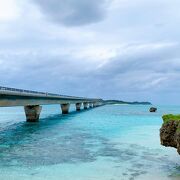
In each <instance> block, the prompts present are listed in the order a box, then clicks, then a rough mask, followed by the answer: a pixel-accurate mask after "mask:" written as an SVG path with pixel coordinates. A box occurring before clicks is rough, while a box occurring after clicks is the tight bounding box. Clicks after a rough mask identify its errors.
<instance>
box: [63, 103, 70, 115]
mask: <svg viewBox="0 0 180 180" xmlns="http://www.w3.org/2000/svg"><path fill="white" fill-rule="evenodd" d="M69 107H70V104H69V103H68V104H61V110H62V114H68V113H69Z"/></svg>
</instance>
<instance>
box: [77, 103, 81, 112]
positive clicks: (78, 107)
mask: <svg viewBox="0 0 180 180" xmlns="http://www.w3.org/2000/svg"><path fill="white" fill-rule="evenodd" d="M81 104H82V103H76V111H80V110H81Z"/></svg>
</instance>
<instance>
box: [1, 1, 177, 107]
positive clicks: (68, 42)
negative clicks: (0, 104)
mask: <svg viewBox="0 0 180 180" xmlns="http://www.w3.org/2000/svg"><path fill="white" fill-rule="evenodd" d="M179 7H180V1H179V0H171V1H169V0H133V1H132V0H98V1H97V0H66V1H64V0H0V24H1V26H0V84H1V86H10V87H16V88H23V89H32V90H39V91H48V92H54V93H60V94H68V95H77V96H88V97H101V98H104V99H120V100H128V101H135V100H139V101H146V100H148V101H151V102H153V103H154V104H179V99H180V95H179V92H180V45H179V40H180V32H179V29H180V11H179Z"/></svg>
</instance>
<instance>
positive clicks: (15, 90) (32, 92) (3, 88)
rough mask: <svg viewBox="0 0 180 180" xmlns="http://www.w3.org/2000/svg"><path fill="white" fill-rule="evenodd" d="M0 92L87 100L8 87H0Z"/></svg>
mask: <svg viewBox="0 0 180 180" xmlns="http://www.w3.org/2000/svg"><path fill="white" fill-rule="evenodd" d="M1 91H3V92H4V91H10V92H16V93H27V94H36V95H44V96H47V97H48V96H56V97H65V98H74V99H87V98H84V97H75V96H67V95H60V94H53V93H47V92H39V91H31V90H24V89H17V88H9V87H3V86H0V92H1ZM88 99H89V98H88ZM99 100H100V99H99Z"/></svg>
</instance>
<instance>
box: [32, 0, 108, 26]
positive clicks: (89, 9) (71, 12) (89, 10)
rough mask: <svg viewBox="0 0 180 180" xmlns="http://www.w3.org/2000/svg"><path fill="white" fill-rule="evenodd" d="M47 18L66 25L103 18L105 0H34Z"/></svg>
mask: <svg viewBox="0 0 180 180" xmlns="http://www.w3.org/2000/svg"><path fill="white" fill-rule="evenodd" d="M34 2H35V3H37V4H38V5H39V7H40V10H42V12H43V13H44V14H45V16H46V17H48V18H49V19H51V20H53V21H55V22H57V23H60V24H64V25H66V26H81V25H86V24H91V23H95V22H98V21H101V20H103V19H104V16H105V14H106V12H105V11H106V0H98V1H97V0H66V1H64V0H51V1H49V0H34Z"/></svg>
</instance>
